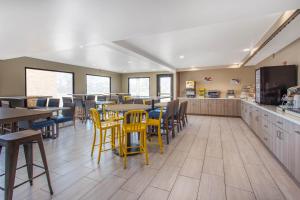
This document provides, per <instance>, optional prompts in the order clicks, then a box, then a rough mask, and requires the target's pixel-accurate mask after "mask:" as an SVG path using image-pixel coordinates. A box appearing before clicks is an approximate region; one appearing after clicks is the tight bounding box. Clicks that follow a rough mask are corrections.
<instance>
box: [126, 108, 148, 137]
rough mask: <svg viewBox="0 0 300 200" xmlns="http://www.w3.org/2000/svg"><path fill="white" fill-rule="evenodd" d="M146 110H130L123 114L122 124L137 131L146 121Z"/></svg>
mask: <svg viewBox="0 0 300 200" xmlns="http://www.w3.org/2000/svg"><path fill="white" fill-rule="evenodd" d="M148 118H149V116H148V112H146V111H144V110H131V111H128V112H126V113H125V115H124V126H125V127H127V128H128V129H129V130H130V131H133V132H134V131H135V132H139V131H140V130H142V128H143V127H144V125H146V124H147V122H148Z"/></svg>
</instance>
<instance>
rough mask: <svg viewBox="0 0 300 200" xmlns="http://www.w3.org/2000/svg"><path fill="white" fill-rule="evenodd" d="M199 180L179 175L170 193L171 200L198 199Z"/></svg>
mask: <svg viewBox="0 0 300 200" xmlns="http://www.w3.org/2000/svg"><path fill="white" fill-rule="evenodd" d="M198 187H199V180H197V179H193V178H189V177H185V176H178V178H177V180H176V182H175V185H174V187H173V189H172V191H171V193H170V197H169V199H170V200H193V199H197V192H198Z"/></svg>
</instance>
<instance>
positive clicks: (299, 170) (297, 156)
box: [291, 124, 300, 181]
mask: <svg viewBox="0 0 300 200" xmlns="http://www.w3.org/2000/svg"><path fill="white" fill-rule="evenodd" d="M292 132H293V133H294V137H295V138H294V140H295V152H294V157H292V158H291V159H294V162H295V164H294V165H295V167H294V173H293V174H294V176H295V178H296V179H297V180H298V181H300V126H299V125H297V124H293V127H292Z"/></svg>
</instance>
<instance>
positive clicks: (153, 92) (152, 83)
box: [121, 72, 176, 96]
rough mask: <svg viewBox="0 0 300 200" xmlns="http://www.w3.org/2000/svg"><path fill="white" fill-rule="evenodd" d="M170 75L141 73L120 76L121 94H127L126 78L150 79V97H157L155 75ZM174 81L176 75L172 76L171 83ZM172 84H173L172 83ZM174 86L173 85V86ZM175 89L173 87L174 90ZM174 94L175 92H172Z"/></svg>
mask: <svg viewBox="0 0 300 200" xmlns="http://www.w3.org/2000/svg"><path fill="white" fill-rule="evenodd" d="M158 74H171V73H170V72H143V73H127V74H122V84H121V85H122V92H128V78H130V77H150V96H157V91H156V89H157V82H156V81H157V77H156V76H157V75H158ZM175 80H176V74H173V82H174V81H175ZM173 84H174V83H173ZM174 86H175V84H174ZM175 88H176V87H174V89H175ZM174 94H176V92H174Z"/></svg>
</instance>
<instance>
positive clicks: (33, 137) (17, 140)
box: [0, 130, 53, 200]
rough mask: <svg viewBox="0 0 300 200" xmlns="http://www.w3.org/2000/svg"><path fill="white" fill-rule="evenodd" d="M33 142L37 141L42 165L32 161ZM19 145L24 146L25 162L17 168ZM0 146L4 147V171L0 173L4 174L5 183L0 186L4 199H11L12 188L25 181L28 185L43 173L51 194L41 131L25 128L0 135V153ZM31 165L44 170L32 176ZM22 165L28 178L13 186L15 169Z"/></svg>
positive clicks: (0, 147)
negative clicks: (25, 168)
mask: <svg viewBox="0 0 300 200" xmlns="http://www.w3.org/2000/svg"><path fill="white" fill-rule="evenodd" d="M34 142H37V144H38V145H39V149H40V153H41V157H42V160H43V164H44V166H39V165H36V164H34V163H33V152H32V143H34ZM20 145H23V147H24V153H25V160H26V164H25V165H23V166H21V167H18V168H17V161H18V153H19V146H20ZM2 147H5V148H6V149H5V173H4V174H1V175H0V176H4V175H5V184H4V188H2V187H0V189H1V190H4V199H5V200H11V199H12V197H13V189H14V188H16V187H19V186H21V185H23V184H25V183H27V182H29V183H30V185H32V184H33V179H34V178H37V177H39V176H41V175H43V174H46V176H47V181H48V187H49V190H50V194H51V195H52V194H53V190H52V187H51V182H50V175H49V170H48V165H47V160H46V154H45V149H44V144H43V140H42V135H41V133H39V132H37V131H33V130H26V131H21V132H15V133H10V134H6V135H2V136H0V153H1V149H2ZM33 166H36V167H39V168H42V169H45V171H44V172H42V173H41V174H39V175H36V176H34V177H33ZM23 167H27V172H28V180H27V181H25V182H23V183H20V184H18V185H16V186H14V183H15V176H16V170H18V169H21V168H23Z"/></svg>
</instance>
